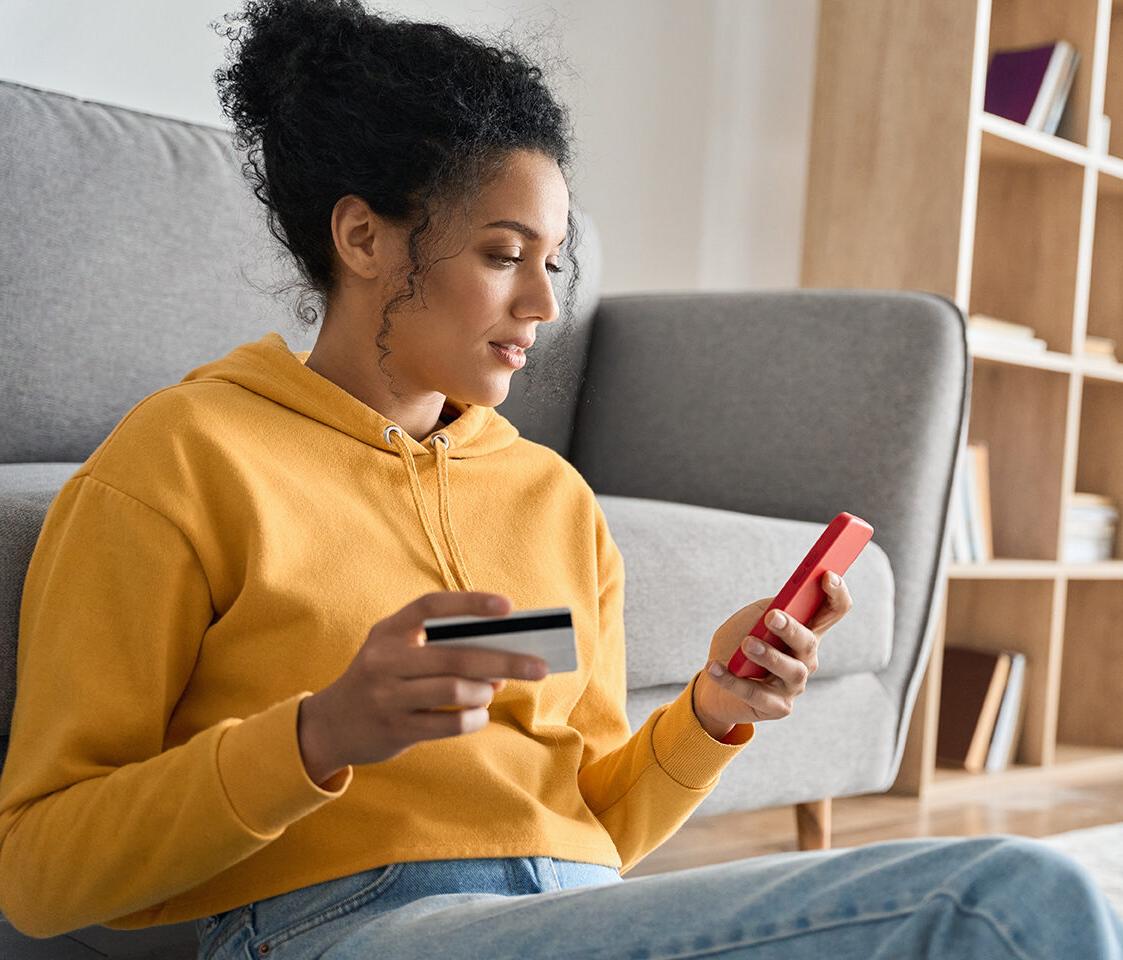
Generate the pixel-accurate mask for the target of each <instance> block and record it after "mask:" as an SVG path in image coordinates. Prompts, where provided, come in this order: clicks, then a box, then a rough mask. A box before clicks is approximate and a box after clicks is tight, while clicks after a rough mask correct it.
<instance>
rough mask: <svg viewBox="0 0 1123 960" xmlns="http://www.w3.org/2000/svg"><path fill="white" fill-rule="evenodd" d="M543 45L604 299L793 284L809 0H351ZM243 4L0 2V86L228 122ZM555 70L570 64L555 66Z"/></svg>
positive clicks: (809, 75)
mask: <svg viewBox="0 0 1123 960" xmlns="http://www.w3.org/2000/svg"><path fill="white" fill-rule="evenodd" d="M364 2H365V3H366V5H367V7H368V8H370V9H374V10H378V11H385V12H387V13H388V14H390V15H391V16H404V17H408V18H411V19H419V20H434V21H440V22H444V23H448V24H449V25H450V26H454V27H459V28H461V29H465V30H468V31H470V32H473V33H478V34H481V35H484V36H490V35H491V34H492V33H493V32H495V31H509V32H508V33H507V34H506V36H508V37H509V38H510V39H511V40H514V41H515V42H517V41H518V40H519V39H520V38H521V37H524V36H527V35H532V36H534V37H542V38H544V40H545V41H546V42H547V43H548V44H549V45H550V48H551V49H552V50H556V52H557V54H558V55H560V56H561V57H562V58H564V61H565V63H563V64H562V70H563V71H564V72H552V73H551V72H547V79H548V80H550V82H551V83H552V85H553V88H554V90H555V91H556V93H557V94H558V96H559V98H560V99H562V100H563V101H564V102H565V103H567V104H568V106H569V108H570V110H571V112H572V116H573V122H574V128H575V134H576V140H577V143H576V145H575V146H576V164H575V168H574V174H575V175H574V182H573V190H574V193H575V195H576V197H577V199H578V201H579V202H580V203H581V204H582V206H583V207H584V208H585V209H586V210H588V211H589V213H590V214H591V215H592V217H593V218H594V219H595V221H596V223H597V226H598V228H599V230H600V234H601V239H602V242H603V244H604V256H605V260H604V275H603V292H604V293H624V292H635V291H662V290H692V289H725V290H735V289H760V288H786V287H794V286H797V285H798V276H799V254H800V243H801V235H802V217H803V197H804V186H805V183H804V181H805V173H806V166H807V152H808V136H809V126H810V107H811V93H812V83H813V70H814V51H815V40H816V37H815V34H816V28H817V24H818V4H817V3H816V0H695V2H688V0H552V2H540V3H531V2H527V0H429V2H425V0H386V2H376V0H364ZM239 9H241V2H240V0H227V2H218V0H174V2H173V0H160V2H152V0H97V2H89V0H0V78H3V79H8V80H17V81H20V82H21V83H28V84H32V85H35V86H40V87H45V88H48V89H51V90H58V91H61V92H64V93H69V94H73V95H76V96H80V97H84V98H87V99H91V100H101V101H105V102H108V103H115V104H121V105H123V106H128V107H133V108H136V109H139V110H145V111H148V112H150V113H157V114H163V115H166V116H173V117H179V118H182V119H185V120H191V121H196V122H202V123H210V124H215V125H220V126H227V127H228V126H229V122H228V121H227V119H226V118H225V117H224V116H223V115H222V112H221V108H220V106H219V102H218V96H217V93H216V91H215V88H214V82H213V79H212V74H213V72H214V70H215V69H216V68H217V67H219V66H221V65H222V63H223V62H224V56H225V51H226V48H227V41H226V40H225V39H224V38H223V37H220V36H219V35H218V34H217V33H215V32H214V31H213V30H212V29H211V28H210V27H208V23H209V22H210V21H212V20H220V19H221V18H222V15H223V13H225V12H227V11H236V10H239ZM566 64H568V71H565V66H566Z"/></svg>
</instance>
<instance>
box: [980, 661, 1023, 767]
mask: <svg viewBox="0 0 1123 960" xmlns="http://www.w3.org/2000/svg"><path fill="white" fill-rule="evenodd" d="M1004 652H1005V653H1008V654H1009V655H1010V675H1009V677H1007V678H1006V690H1005V691H1004V692H1003V694H1002V703H1001V705H1000V706H999V708H998V719H997V720H995V722H994V733H993V734H992V736H991V738H990V750H989V751H988V752H987V761H986V771H987V773H996V772H998V771H999V770H1005V769H1006V768H1007V767H1008V766H1009V765H1010V764H1011V763H1013V762H1014V753H1015V752H1016V750H1017V745H1018V736H1019V734H1020V733H1021V730H1022V722H1023V720H1024V718H1025V709H1024V707H1025V698H1024V697H1023V696H1022V692H1023V687H1024V685H1025V670H1026V655H1025V654H1024V653H1019V652H1018V651H1016V650H1006V651H1004Z"/></svg>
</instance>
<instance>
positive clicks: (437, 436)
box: [431, 433, 451, 450]
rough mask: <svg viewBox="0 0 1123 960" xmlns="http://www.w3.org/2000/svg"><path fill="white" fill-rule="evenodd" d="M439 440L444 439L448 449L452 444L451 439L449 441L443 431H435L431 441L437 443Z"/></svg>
mask: <svg viewBox="0 0 1123 960" xmlns="http://www.w3.org/2000/svg"><path fill="white" fill-rule="evenodd" d="M438 440H443V441H444V442H445V449H446V450H447V449H448V448H449V446H450V445H451V441H449V439H448V437H447V436H446V435H445V434H443V433H434V434H433V436H432V438H431V442H432V443H433V444H434V445H435V444H436V442H437V441H438Z"/></svg>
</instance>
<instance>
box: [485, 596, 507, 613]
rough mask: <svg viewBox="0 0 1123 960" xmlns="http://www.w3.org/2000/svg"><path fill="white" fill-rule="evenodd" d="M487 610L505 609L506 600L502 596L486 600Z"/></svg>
mask: <svg viewBox="0 0 1123 960" xmlns="http://www.w3.org/2000/svg"><path fill="white" fill-rule="evenodd" d="M487 608H488V610H506V609H507V601H506V600H504V599H503V598H502V597H492V598H491V599H489V600H488V601H487Z"/></svg>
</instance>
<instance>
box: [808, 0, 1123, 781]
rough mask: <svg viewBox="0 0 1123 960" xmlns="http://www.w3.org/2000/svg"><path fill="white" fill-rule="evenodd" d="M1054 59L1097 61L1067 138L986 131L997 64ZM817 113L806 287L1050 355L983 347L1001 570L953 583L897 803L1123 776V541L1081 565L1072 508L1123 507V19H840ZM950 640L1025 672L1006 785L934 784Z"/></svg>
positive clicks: (1120, 7)
mask: <svg viewBox="0 0 1123 960" xmlns="http://www.w3.org/2000/svg"><path fill="white" fill-rule="evenodd" d="M1055 40H1067V41H1068V42H1069V43H1071V44H1073V45H1074V46H1075V47H1076V49H1077V50H1078V51H1079V53H1080V63H1079V66H1078V69H1077V72H1076V76H1075V79H1074V82H1073V86H1072V90H1071V92H1070V94H1069V99H1068V104H1067V106H1066V108H1065V112H1064V115H1063V117H1062V119H1061V123H1060V126H1059V127H1058V129H1057V132H1056V134H1055V135H1048V134H1044V133H1041V132H1038V131H1033V130H1029V129H1027V128H1025V127H1024V126H1022V125H1021V124H1017V123H1013V122H1011V121H1009V120H1007V119H1005V118H1003V117H998V116H993V115H990V114H987V113H985V112H984V111H983V109H982V106H983V94H984V90H985V82H986V70H987V66H988V64H989V61H990V56H991V54H992V52H993V51H995V50H996V49H1003V48H1011V47H1021V46H1030V45H1035V44H1043V43H1048V42H1051V41H1055ZM814 97H815V99H814V110H813V119H812V130H811V151H810V152H811V156H810V164H809V169H808V187H807V204H806V211H805V222H804V249H803V263H802V273H801V284H802V285H803V286H805V287H844V288H845V287H854V288H861V287H864V288H882V289H903V290H923V291H929V292H933V293H939V294H941V295H943V296H946V297H948V298H949V299H951V300H953V301H954V302H955V303H956V304H958V305H959V307H960V308H961V309H962V310H963V311H964V313H966V314H974V313H984V314H988V315H991V316H995V317H1000V318H1002V319H1005V320H1010V321H1012V322H1014V323H1024V324H1028V325H1029V326H1032V327H1033V328H1034V330H1035V332H1036V336H1038V337H1041V338H1042V339H1044V340H1045V341H1046V345H1047V350H1046V351H1044V352H1043V353H1040V354H1036V355H1033V354H1031V355H1026V354H1015V353H1014V352H1013V351H1009V352H1004V351H1003V350H1001V348H994V347H987V348H985V349H984V348H981V347H980V348H974V347H973V348H972V350H971V353H972V383H971V393H972V400H971V414H970V421H969V426H968V438H967V439H968V442H969V443H983V444H986V445H987V447H988V452H989V459H990V469H991V472H990V486H991V509H992V527H993V534H994V554H995V559H994V560H993V561H990V562H986V563H953V564H950V565H949V567H948V571H947V578H946V582H945V583H944V584H943V585H941V588H940V589H939V590H938V593H939V594H940V598H941V599H940V602H939V611H938V624H937V627H936V631H935V643H934V645H933V651H932V656H931V659H930V661H929V664H928V667H927V670H926V673H925V677H924V681H923V684H922V686H921V688H920V692H919V695H918V697H917V700H916V704H915V706H914V709H913V713H912V719H911V723H910V727H909V733H908V741H907V746H906V749H905V754H904V758H903V761H902V764H901V769H900V771H899V773H898V776H897V779H896V781H895V783H894V784H893V786H892V788H891V791H890V792H892V793H900V794H908V795H913V796H921V797H924V796H929V795H938V796H941V797H945V796H948V795H960V794H962V795H963V796H967V795H969V794H970V793H971V792H972V791H976V790H979V789H987V788H989V787H991V786H995V785H997V784H999V783H1018V782H1025V781H1026V779H1027V778H1028V779H1030V780H1045V781H1057V782H1065V781H1067V780H1070V779H1074V778H1086V777H1089V776H1098V775H1100V774H1103V775H1107V776H1117V777H1118V776H1123V709H1120V706H1121V703H1123V544H1121V543H1120V531H1119V530H1117V532H1116V540H1115V544H1114V550H1113V559H1112V560H1110V561H1107V562H1103V563H1093V564H1073V563H1065V562H1062V561H1061V557H1062V546H1063V543H1064V540H1065V530H1064V525H1065V515H1066V509H1065V508H1066V504H1067V502H1068V498H1069V497H1070V495H1071V494H1072V493H1073V492H1075V491H1092V492H1096V493H1102V494H1106V495H1108V496H1110V497H1112V498H1113V499H1114V500H1115V501H1116V502H1117V503H1123V363H1120V364H1115V365H1111V366H1107V365H1103V364H1097V363H1096V362H1095V361H1089V360H1086V359H1085V358H1084V356H1083V346H1084V340H1085V337H1086V336H1088V335H1092V336H1102V337H1110V338H1112V339H1114V340H1115V341H1116V342H1117V344H1119V347H1118V348H1117V356H1119V355H1120V354H1123V0H1114V2H1113V0H1065V2H1064V3H1056V2H1053V0H940V2H939V3H916V4H913V3H905V4H903V3H900V2H899V0H820V21H819V34H818V49H817V66H816V79H815V94H814ZM1106 117H1111V118H1113V119H1114V123H1109V122H1107V121H1106V120H1105V118H1106ZM1121 526H1123V525H1121ZM949 534H950V531H949ZM947 542H948V546H946V547H945V549H950V539H949V540H948V541H947ZM945 643H955V644H963V645H969V646H970V645H974V646H981V647H987V648H1007V649H1013V650H1019V651H1021V652H1023V653H1025V654H1026V677H1025V693H1024V695H1025V698H1026V702H1025V710H1026V713H1025V720H1024V722H1023V727H1022V732H1021V735H1020V737H1019V740H1018V744H1017V748H1016V753H1015V762H1014V763H1013V764H1012V765H1011V767H1010V768H1009V769H1007V770H1005V771H1002V772H1000V773H979V774H970V773H966V772H965V771H962V770H951V769H945V768H937V767H936V763H935V752H936V727H937V722H938V705H939V698H940V672H941V668H942V664H943V649H944V645H945Z"/></svg>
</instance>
